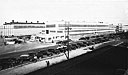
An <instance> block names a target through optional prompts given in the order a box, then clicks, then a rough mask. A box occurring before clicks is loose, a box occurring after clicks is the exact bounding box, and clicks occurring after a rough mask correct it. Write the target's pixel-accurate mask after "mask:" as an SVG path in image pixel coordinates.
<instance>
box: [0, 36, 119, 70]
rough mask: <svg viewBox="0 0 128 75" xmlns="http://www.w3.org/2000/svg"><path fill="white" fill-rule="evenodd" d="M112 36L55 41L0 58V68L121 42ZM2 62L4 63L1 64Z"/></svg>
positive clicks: (3, 68)
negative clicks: (44, 47) (35, 48)
mask: <svg viewBox="0 0 128 75" xmlns="http://www.w3.org/2000/svg"><path fill="white" fill-rule="evenodd" d="M113 36H114V37H115V36H116V35H113ZM114 37H112V36H109V37H108V36H97V37H96V38H93V37H92V38H90V39H89V40H87V39H86V38H84V40H83V39H82V40H79V41H72V40H70V41H61V42H59V43H57V45H58V47H56V48H46V49H45V50H44V49H42V48H40V49H38V48H37V50H35V51H33V52H25V53H22V54H20V55H19V56H16V57H11V58H4V59H1V60H0V69H1V70H2V71H3V70H5V69H8V68H13V67H15V66H18V65H23V64H30V63H35V62H38V61H42V60H43V59H46V58H51V57H54V56H56V55H57V56H58V55H61V54H66V53H67V51H68V50H69V51H70V55H71V56H70V57H71V58H73V57H75V56H79V54H80V55H81V53H84V52H85V53H86V52H87V51H88V50H91V51H93V50H95V49H96V48H98V47H100V46H98V45H100V44H103V45H110V44H118V43H120V42H121V41H119V39H114ZM112 41H114V42H112ZM68 42H69V43H68ZM105 42H109V44H105ZM54 45H55V44H54ZM32 46H34V45H32ZM32 46H31V47H32ZM101 47H102V46H101ZM32 48H33V47H32ZM83 48H87V49H83ZM23 50H24V49H23ZM30 50H31V49H30ZM80 50H82V51H80ZM79 51H80V52H79ZM64 58H65V60H66V57H64ZM61 60H62V58H61ZM55 61H56V60H55ZM55 63H57V62H55ZM3 64H6V65H3ZM30 65H31V64H30Z"/></svg>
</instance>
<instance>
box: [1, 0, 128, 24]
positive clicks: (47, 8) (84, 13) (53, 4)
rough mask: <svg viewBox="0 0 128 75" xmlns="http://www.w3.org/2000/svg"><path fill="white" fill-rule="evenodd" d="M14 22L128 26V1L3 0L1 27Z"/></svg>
mask: <svg viewBox="0 0 128 75" xmlns="http://www.w3.org/2000/svg"><path fill="white" fill-rule="evenodd" d="M12 20H15V21H19V22H25V21H26V20H27V21H28V22H31V21H32V22H37V21H39V22H45V21H59V20H65V21H71V20H72V21H87V22H98V21H101V22H106V23H113V24H117V23H123V24H128V0H0V25H2V24H4V22H11V21H12Z"/></svg>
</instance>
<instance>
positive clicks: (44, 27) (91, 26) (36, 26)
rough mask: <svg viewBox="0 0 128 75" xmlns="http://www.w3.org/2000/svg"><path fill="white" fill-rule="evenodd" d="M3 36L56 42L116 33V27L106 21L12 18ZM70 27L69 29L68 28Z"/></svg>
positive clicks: (4, 27)
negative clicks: (43, 21)
mask: <svg viewBox="0 0 128 75" xmlns="http://www.w3.org/2000/svg"><path fill="white" fill-rule="evenodd" d="M2 29H3V31H2V32H1V34H2V35H3V36H24V35H31V40H35V39H38V40H39V41H43V42H55V41H58V40H65V39H67V35H68V32H69V38H70V39H73V40H77V39H79V38H80V37H82V36H91V35H100V34H108V33H115V28H114V27H113V25H112V24H107V23H106V24H105V23H103V22H102V23H88V22H73V21H56V22H45V23H39V21H37V23H32V22H30V23H29V22H27V21H26V22H15V21H14V20H12V22H10V23H6V22H5V24H4V25H3V27H2ZM68 29H69V30H68Z"/></svg>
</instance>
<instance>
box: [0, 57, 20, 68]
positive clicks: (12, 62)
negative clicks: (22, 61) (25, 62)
mask: <svg viewBox="0 0 128 75" xmlns="http://www.w3.org/2000/svg"><path fill="white" fill-rule="evenodd" d="M16 65H18V61H17V60H16V58H4V59H0V70H2V69H7V68H10V67H13V66H16Z"/></svg>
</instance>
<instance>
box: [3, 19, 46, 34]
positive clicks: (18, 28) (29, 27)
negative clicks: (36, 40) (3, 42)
mask: <svg viewBox="0 0 128 75" xmlns="http://www.w3.org/2000/svg"><path fill="white" fill-rule="evenodd" d="M2 28H3V32H2V35H3V36H24V35H34V34H39V33H41V32H42V31H44V28H45V23H39V21H37V23H32V22H30V23H28V22H27V21H26V22H14V20H12V22H10V23H6V22H5V24H4V25H3V27H2Z"/></svg>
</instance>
